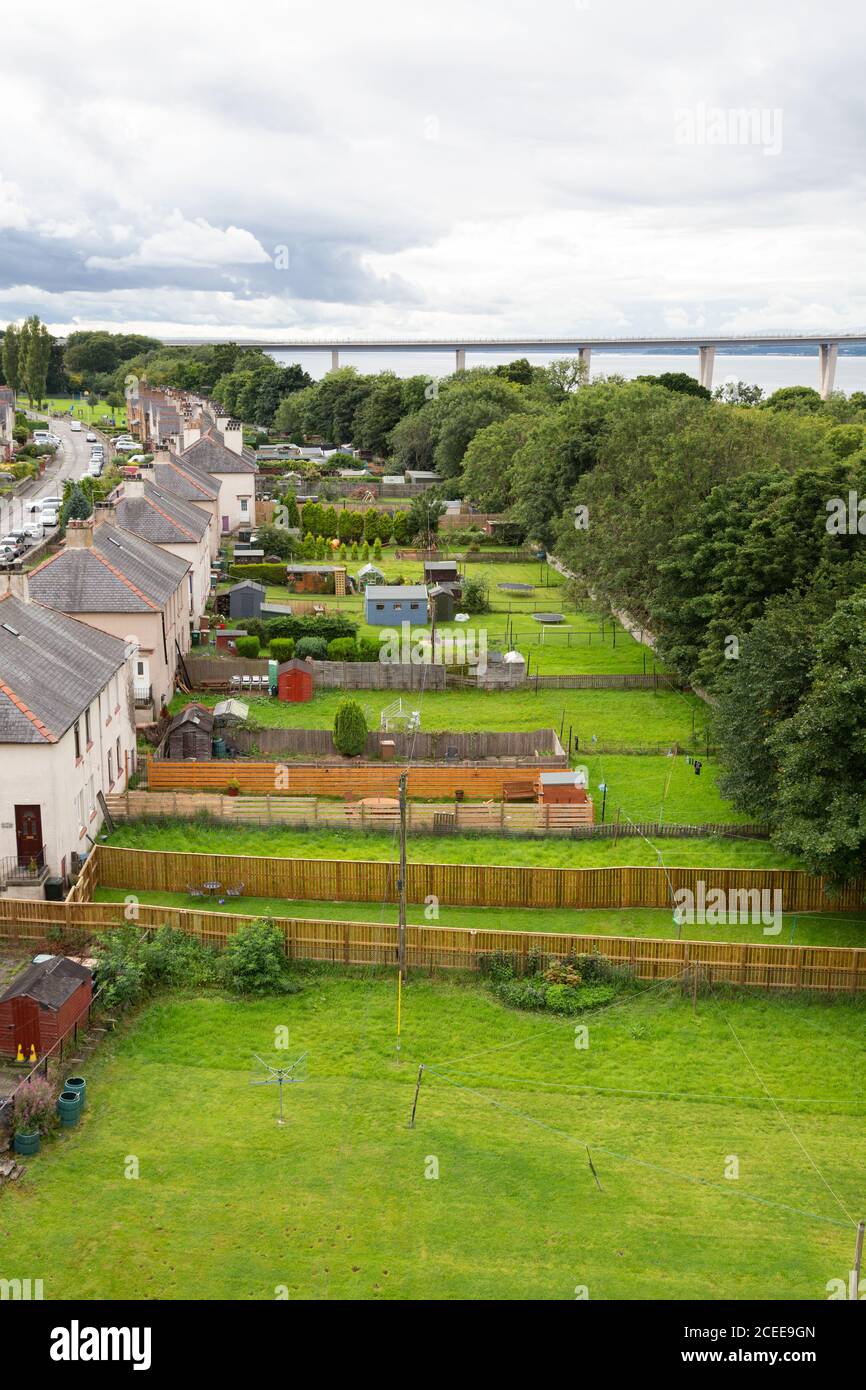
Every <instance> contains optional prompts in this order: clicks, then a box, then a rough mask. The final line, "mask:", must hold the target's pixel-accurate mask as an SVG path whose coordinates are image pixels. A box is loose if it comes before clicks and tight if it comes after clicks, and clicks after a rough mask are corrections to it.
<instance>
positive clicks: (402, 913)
mask: <svg viewBox="0 0 866 1390" xmlns="http://www.w3.org/2000/svg"><path fill="white" fill-rule="evenodd" d="M408 776H409V774H408V772H401V773H400V871H399V874H398V877H397V893H398V899H397V901H398V916H397V963H398V965H399V969H400V979H401V980H402V981H405V979H406V782H407V779H408Z"/></svg>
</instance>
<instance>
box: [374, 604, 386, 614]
mask: <svg viewBox="0 0 866 1390" xmlns="http://www.w3.org/2000/svg"><path fill="white" fill-rule="evenodd" d="M376 612H377V613H384V612H385V605H384V603H377V604H376Z"/></svg>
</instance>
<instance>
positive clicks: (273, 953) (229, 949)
mask: <svg viewBox="0 0 866 1390" xmlns="http://www.w3.org/2000/svg"><path fill="white" fill-rule="evenodd" d="M287 971H288V962H287V960H286V954H285V949H284V946H283V934H282V932H281V931H280V930H279V928H278V927H275V926H274V924H273V922H272V921H270V920H269V919H268V918H267V917H262V918H261V919H260V920H259V921H258V922H251V923H250V925H249V926H246V927H240V928H239V930H238V931H236V932H235V934H234V936H232V937H230V938H229V941H228V945H227V946H226V949H225V953H224V955H223V979H224V981H225V983H226V985H227V987H228V988H229V989H231V990H233V991H234V993H235V994H297V993H298V992H299V989H300V986H299V985H297V984H295V983H293V982H292V981H291V980H289V979H288V978H287Z"/></svg>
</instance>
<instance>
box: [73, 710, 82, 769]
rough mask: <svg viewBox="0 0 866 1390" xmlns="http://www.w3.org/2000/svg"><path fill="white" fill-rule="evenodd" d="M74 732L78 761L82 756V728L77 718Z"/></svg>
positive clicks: (76, 759)
mask: <svg viewBox="0 0 866 1390" xmlns="http://www.w3.org/2000/svg"><path fill="white" fill-rule="evenodd" d="M73 734H74V737H75V761H76V762H77V761H78V759H79V758H80V757H81V729H80V728H79V726H78V720H77V719H76V721H75V725H74V727H73Z"/></svg>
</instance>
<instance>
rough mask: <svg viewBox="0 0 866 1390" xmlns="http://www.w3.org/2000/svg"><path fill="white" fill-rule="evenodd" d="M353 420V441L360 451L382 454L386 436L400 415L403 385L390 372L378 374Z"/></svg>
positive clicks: (386, 445)
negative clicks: (367, 450) (368, 450)
mask: <svg viewBox="0 0 866 1390" xmlns="http://www.w3.org/2000/svg"><path fill="white" fill-rule="evenodd" d="M372 380H373V386H372V389H371V390H370V392H369V394H368V395H367V396H366V397H365V399H364V400H362V401H361V403H360V405H359V406H358V408H357V410H356V411H355V414H354V417H353V420H352V442H353V443H354V444H355V445H356V447H357V448H359V449H370V450H372V452H373V453H375V454H379V455H383V454H385V453H386V451H387V448H388V436H389V435H390V433H391V430H392V429H393V428H394V426H395V425H396V424H397V422H398V420H399V419H400V417H401V415H402V413H403V406H402V399H403V383H402V382H401V381H400V379H399V377H396V376H395V375H394V373H393V372H380V373H379V375H378V376H376V377H374V378H372Z"/></svg>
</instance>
